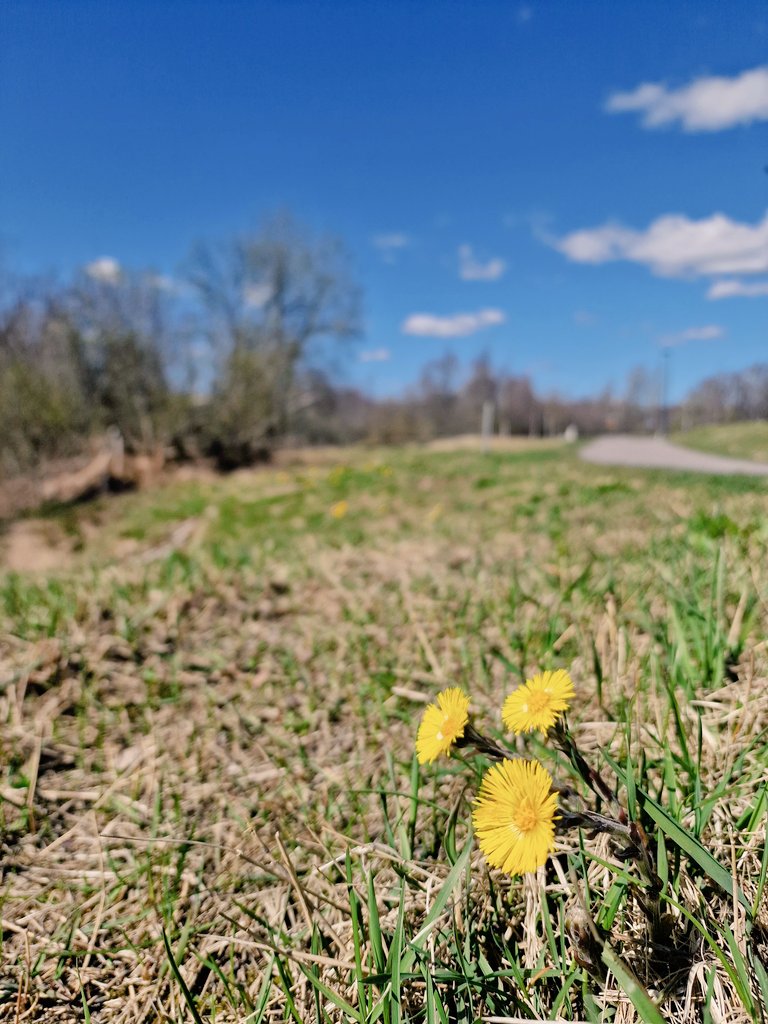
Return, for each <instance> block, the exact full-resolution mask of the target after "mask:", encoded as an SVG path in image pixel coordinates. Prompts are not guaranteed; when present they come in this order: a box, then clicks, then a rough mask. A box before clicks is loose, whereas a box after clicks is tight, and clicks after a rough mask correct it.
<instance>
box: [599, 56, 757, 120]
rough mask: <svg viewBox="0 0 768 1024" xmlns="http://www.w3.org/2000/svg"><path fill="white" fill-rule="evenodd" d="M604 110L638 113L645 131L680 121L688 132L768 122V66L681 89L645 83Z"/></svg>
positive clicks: (620, 94) (702, 80)
mask: <svg viewBox="0 0 768 1024" xmlns="http://www.w3.org/2000/svg"><path fill="white" fill-rule="evenodd" d="M605 109H606V110H607V111H608V112H609V113H612V114H615V113H624V112H632V111H637V112H638V113H640V114H642V123H643V125H644V127H646V128H660V127H661V126H662V125H667V124H673V123H674V122H676V121H679V122H680V124H681V125H682V127H683V129H684V131H687V132H716V131H719V130H721V129H723V128H733V127H734V126H735V125H738V124H751V123H752V121H768V67H759V68H753V69H752V70H750V71H743V72H742V73H741V74H740V75H736V77H735V78H725V77H715V76H712V77H708V78H696V79H694V80H693V81H692V82H690V83H689V84H688V85H684V86H682V88H680V89H669V88H667V86H666V85H664V84H662V83H660V82H645V83H644V84H643V85H639V86H638V87H637V88H636V89H633V90H632V91H631V92H617V93H614V94H613V95H612V96H610V97H609V99H608V102H607V103H606V106H605Z"/></svg>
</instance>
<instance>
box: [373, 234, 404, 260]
mask: <svg viewBox="0 0 768 1024" xmlns="http://www.w3.org/2000/svg"><path fill="white" fill-rule="evenodd" d="M371 242H372V243H373V245H374V246H375V247H376V248H377V249H378V250H379V252H380V253H381V255H382V257H383V258H384V261H385V262H386V263H394V262H395V257H396V256H397V253H398V252H399V251H400V250H401V249H407V248H408V246H409V245H410V244H411V239H410V237H409V236H408V235H406V234H405V233H404V232H402V231H391V232H389V234H383V235H374V236H373V238H372V239H371Z"/></svg>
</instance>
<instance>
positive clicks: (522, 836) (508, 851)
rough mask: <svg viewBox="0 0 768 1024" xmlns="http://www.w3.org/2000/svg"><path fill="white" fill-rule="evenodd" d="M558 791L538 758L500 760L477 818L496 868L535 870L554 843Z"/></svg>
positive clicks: (484, 786) (485, 785)
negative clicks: (555, 791)
mask: <svg viewBox="0 0 768 1024" xmlns="http://www.w3.org/2000/svg"><path fill="white" fill-rule="evenodd" d="M556 810H557V794H556V793H553V792H552V776H551V775H550V774H549V772H548V771H547V770H546V768H544V767H543V766H542V765H540V764H539V762H538V761H522V760H521V761H508V760H504V761H501V762H500V763H499V764H495V765H493V767H491V768H489V769H488V771H487V772H486V773H485V776H484V777H483V781H482V783H481V785H480V792H479V794H478V797H477V800H476V801H475V804H474V810H473V812H472V821H473V823H474V826H475V834H476V835H477V841H478V843H479V845H480V849H481V850H482V851H483V854H484V855H485V859H486V860H487V861H488V863H489V864H490V865H491V867H494V868H499V869H500V870H501V871H503V872H504V873H505V874H508V875H521V874H524V873H525V872H526V871H535V870H536V868H538V867H541V865H542V864H544V863H545V861H546V859H547V857H548V856H549V854H550V853H551V852H552V851H553V850H554V848H555V824H554V820H555V817H556V815H555V811H556Z"/></svg>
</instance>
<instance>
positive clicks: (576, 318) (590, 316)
mask: <svg viewBox="0 0 768 1024" xmlns="http://www.w3.org/2000/svg"><path fill="white" fill-rule="evenodd" d="M573 322H574V323H575V324H576V325H577V326H579V327H594V326H595V324H596V323H597V316H596V314H595V313H591V312H590V311H589V310H588V309H577V310H575V311H574V314H573Z"/></svg>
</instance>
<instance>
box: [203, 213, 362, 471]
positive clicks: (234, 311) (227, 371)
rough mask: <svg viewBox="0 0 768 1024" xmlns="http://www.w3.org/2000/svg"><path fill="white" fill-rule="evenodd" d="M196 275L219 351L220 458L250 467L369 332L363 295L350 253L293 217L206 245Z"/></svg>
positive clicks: (217, 411) (214, 416) (217, 413)
mask: <svg viewBox="0 0 768 1024" xmlns="http://www.w3.org/2000/svg"><path fill="white" fill-rule="evenodd" d="M187 276H188V279H189V281H190V283H191V284H192V286H193V288H194V289H195V291H196V293H197V295H198V297H199V299H200V301H201V306H202V310H203V313H204V317H205V330H206V333H207V336H208V338H209V340H210V342H211V344H212V347H213V353H214V362H215V367H216V369H215V386H214V403H215V404H214V408H213V410H212V419H213V421H214V423H216V429H217V430H218V431H219V437H218V445H219V449H220V453H224V452H225V450H226V449H229V450H230V454H231V456H232V459H233V460H237V461H240V460H242V461H245V462H247V461H250V460H252V459H253V458H256V457H257V456H258V454H259V453H260V452H262V451H263V450H264V448H265V446H267V447H268V446H269V445H270V444H271V441H272V439H274V438H275V437H278V436H281V435H283V434H285V432H286V431H287V429H288V428H289V426H290V423H291V419H292V417H293V415H294V414H295V412H296V411H297V410H298V409H301V408H303V407H305V406H306V404H307V402H308V401H311V394H310V392H308V391H307V389H306V388H304V387H302V380H306V379H307V376H306V374H303V373H302V372H303V371H306V370H308V369H309V368H310V366H311V365H312V364H313V362H316V361H318V360H319V359H321V357H322V356H323V355H324V354H325V353H327V350H328V346H329V343H332V342H336V341H338V340H340V339H344V338H351V337H354V336H355V335H356V334H357V333H358V332H359V325H360V295H359V290H358V288H357V286H356V285H355V284H354V283H353V282H352V278H351V275H350V272H349V265H348V260H347V257H346V255H345V253H344V250H343V248H342V246H341V244H340V243H339V242H338V241H337V240H335V239H331V238H326V237H321V238H314V237H311V236H310V235H308V234H307V233H306V231H304V230H302V229H301V228H299V227H298V226H297V224H296V223H295V222H294V221H293V220H292V219H291V218H290V217H288V216H287V215H279V216H277V217H274V218H273V219H272V220H270V221H269V222H267V224H266V225H265V227H264V228H263V230H262V231H261V232H259V233H256V234H250V235H244V236H241V237H239V238H235V239H233V240H231V241H229V242H226V243H223V244H219V245H210V244H199V245H198V246H196V248H195V249H194V250H193V253H192V255H191V257H190V260H189V263H188V267H187ZM228 406H229V408H228ZM217 421H218V422H217ZM224 461H227V459H226V458H225V459H224Z"/></svg>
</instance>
